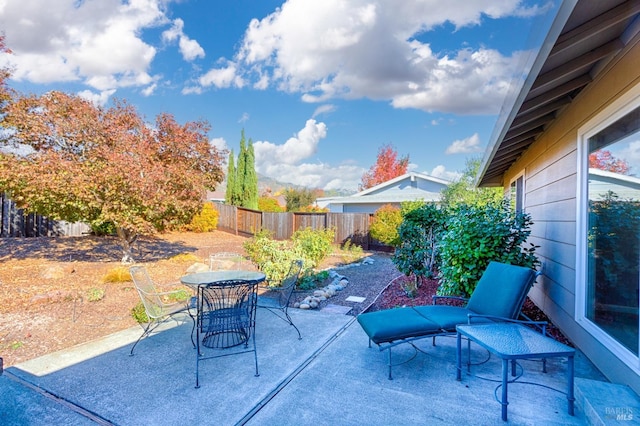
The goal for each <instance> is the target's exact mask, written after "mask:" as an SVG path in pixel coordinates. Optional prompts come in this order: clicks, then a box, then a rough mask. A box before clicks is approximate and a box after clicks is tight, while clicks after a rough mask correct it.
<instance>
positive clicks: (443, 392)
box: [0, 309, 602, 425]
mask: <svg viewBox="0 0 640 426" xmlns="http://www.w3.org/2000/svg"><path fill="white" fill-rule="evenodd" d="M290 313H291V315H292V318H293V321H294V322H295V324H296V325H297V326H298V328H299V329H300V331H301V333H302V336H303V339H302V340H298V339H297V334H296V333H295V330H294V329H293V327H290V326H289V325H287V324H286V323H285V322H283V321H281V320H279V319H278V318H276V317H275V316H274V315H272V314H270V313H269V312H266V311H264V310H261V309H260V310H258V317H257V330H256V338H257V347H258V363H259V368H260V377H254V375H253V373H254V371H253V355H252V354H242V355H237V356H229V357H223V358H217V359H212V360H206V361H203V362H202V363H201V364H200V369H201V370H200V371H201V375H200V383H201V388H200V389H195V388H194V385H195V351H194V349H193V348H192V347H191V343H190V339H189V333H190V331H191V325H190V324H189V323H185V324H182V325H179V326H175V327H170V328H167V329H165V330H163V331H162V332H159V333H156V334H154V335H153V336H152V337H150V338H148V339H145V340H143V341H142V342H141V343H140V344H138V346H137V347H136V355H135V356H133V357H130V356H128V352H129V349H130V345H131V343H132V342H133V341H134V340H135V339H136V338H137V336H138V335H139V333H140V331H141V329H140V328H138V327H136V328H132V329H130V330H125V331H123V332H120V333H116V334H114V335H111V336H108V337H107V338H105V339H100V340H99V341H96V342H91V343H89V344H84V345H80V346H77V347H74V348H71V349H69V350H66V351H61V352H59V353H55V354H51V355H47V356H44V357H41V358H38V359H35V360H31V361H28V362H25V363H22V364H19V365H16V366H13V367H10V368H8V369H7V371H6V372H5V374H4V375H3V376H0V418H2V419H3V424H9V425H23V424H32V425H40V424H43V425H44V424H47V425H49V424H72V425H75V424H78V425H84V424H96V423H98V424H101V423H102V424H120V425H173V424H176V425H178V424H185V423H187V424H188V423H200V424H221V425H232V424H245V423H246V424H251V425H286V424H291V425H293V424H296V425H300V424H340V425H361V424H368V425H388V424H398V425H412V424H443V425H448V424H451V425H454V424H456V425H458V424H470V425H473V424H483V425H487V424H489V425H490V424H496V425H499V424H503V422H502V421H501V420H500V404H499V403H498V402H496V401H495V399H494V390H495V387H496V385H497V383H494V382H492V381H490V380H494V379H495V380H499V379H500V368H501V367H500V363H499V360H497V359H495V358H490V359H488V360H486V362H484V361H485V358H486V357H487V353H486V352H484V351H482V350H480V349H479V347H476V348H477V350H474V352H473V357H472V359H474V360H476V361H477V362H484V363H483V364H482V365H479V366H477V367H474V368H473V369H472V374H473V375H471V376H463V380H462V382H457V381H456V380H455V339H453V338H439V339H438V340H437V346H436V347H432V346H431V340H430V339H425V340H424V341H422V342H420V343H419V347H420V348H421V349H422V350H423V351H424V353H422V352H418V353H417V356H415V357H414V358H413V359H412V360H410V361H409V362H406V363H404V364H401V365H398V366H396V367H394V370H393V373H394V380H388V379H387V367H386V362H387V357H386V353H382V352H380V351H379V350H378V349H377V347H375V346H374V347H372V348H368V347H367V337H366V334H365V333H364V332H363V331H362V329H361V328H360V327H359V326H358V324H357V323H356V322H354V320H355V318H354V317H352V316H347V315H340V314H334V313H327V312H323V311H302V310H291V311H290ZM413 355H414V353H413V348H412V347H411V346H409V345H401V346H399V347H398V348H396V349H394V358H395V359H397V360H404V359H409V358H411V357H412V356H413ZM523 365H524V371H525V372H524V375H523V378H522V379H521V381H531V382H539V383H542V384H544V385H545V386H551V387H553V388H556V389H564V384H565V383H566V382H565V377H566V376H565V372H566V365H564V364H563V363H562V362H560V360H549V362H548V370H549V373H547V374H544V373H542V372H541V371H540V370H541V369H540V365H539V363H535V362H530V361H526V362H524V363H523ZM576 366H577V368H576V374H577V376H578V377H584V378H587V379H592V380H601V379H602V376H601V375H600V374H599V373H598V372H597V370H595V369H594V368H593V367H592V366H591V365H590V364H589V363H588V361H587V360H586V359H585V358H584V356H582V355H581V354H578V356H577V359H576ZM509 402H510V404H509V423H510V424H558V425H560V424H563V425H566V424H576V425H578V424H585V421H586V419H585V416H584V413H583V411H582V410H581V409H580V407H577V410H576V416H575V417H571V416H569V415H568V414H567V402H566V398H565V396H564V395H562V394H560V393H557V392H554V391H551V390H549V389H546V388H543V387H540V386H533V385H526V384H517V385H516V384H514V385H511V386H510V388H509ZM83 410H84V411H83ZM91 416H93V417H91ZM7 419H9V420H7Z"/></svg>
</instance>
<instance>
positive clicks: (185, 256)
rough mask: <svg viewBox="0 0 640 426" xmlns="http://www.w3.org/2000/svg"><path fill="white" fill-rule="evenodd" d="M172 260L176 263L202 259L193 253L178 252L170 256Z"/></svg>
mask: <svg viewBox="0 0 640 426" xmlns="http://www.w3.org/2000/svg"><path fill="white" fill-rule="evenodd" d="M169 260H170V261H172V262H177V263H194V262H202V260H201V259H200V258H199V257H198V256H196V255H195V254H193V253H180V254H176V255H175V256H173V257H172V258H170V259H169Z"/></svg>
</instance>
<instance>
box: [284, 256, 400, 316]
mask: <svg viewBox="0 0 640 426" xmlns="http://www.w3.org/2000/svg"><path fill="white" fill-rule="evenodd" d="M369 258H370V259H372V260H373V263H372V264H363V263H361V262H359V263H355V264H352V265H348V266H337V267H334V268H332V269H333V270H334V271H335V272H337V273H338V274H340V275H342V276H344V277H345V278H347V279H348V280H349V285H348V286H347V287H346V288H345V289H344V290H342V291H340V292H338V293H337V294H336V295H335V296H333V297H331V298H330V299H327V300H326V301H323V302H321V303H320V306H319V308H318V309H323V308H325V307H326V306H327V305H329V304H333V305H340V306H348V307H350V308H351V311H350V312H349V315H357V314H359V313H360V312H363V311H365V310H366V309H367V308H368V307H369V306H370V305H371V304H372V303H373V302H374V301H375V300H376V298H377V297H378V296H379V295H380V294H381V292H382V291H383V290H384V289H385V288H386V287H387V285H388V284H389V283H390V282H391V281H392V280H394V279H395V278H396V277H398V276H400V275H402V274H401V273H400V272H398V270H397V269H396V267H395V265H394V264H393V263H392V262H391V256H390V255H388V254H385V253H375V254H372V255H370V256H369ZM330 282H331V280H329V281H328V283H330ZM312 294H313V290H310V291H297V292H296V293H295V294H294V299H295V301H298V302H299V301H302V299H304V298H305V297H306V296H308V295H312ZM350 296H357V297H364V298H365V300H364V301H363V302H362V303H358V302H349V301H347V300H346V299H347V298H348V297H350Z"/></svg>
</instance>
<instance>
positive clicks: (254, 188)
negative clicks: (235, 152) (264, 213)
mask: <svg viewBox="0 0 640 426" xmlns="http://www.w3.org/2000/svg"><path fill="white" fill-rule="evenodd" d="M255 163H256V159H255V153H254V151H253V141H252V140H251V138H249V147H248V148H247V155H246V164H245V169H244V176H245V180H244V190H245V194H246V198H245V200H246V204H245V207H246V208H248V209H253V210H258V174H257V173H256V164H255Z"/></svg>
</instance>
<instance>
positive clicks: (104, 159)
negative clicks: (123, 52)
mask: <svg viewBox="0 0 640 426" xmlns="http://www.w3.org/2000/svg"><path fill="white" fill-rule="evenodd" d="M5 80H6V75H5V76H3V79H2V81H1V82H0V83H1V84H2V86H3V87H4V83H5ZM2 112H3V116H2V122H1V123H0V125H1V126H2V127H3V128H4V129H5V132H4V137H3V138H2V140H0V190H2V191H6V192H7V193H8V194H9V195H10V197H11V198H12V200H13V201H14V202H15V203H16V205H17V206H18V207H19V208H23V209H24V210H25V211H26V212H29V213H39V214H41V215H44V216H47V217H50V218H52V219H57V220H67V221H70V222H76V221H83V222H87V223H90V224H92V225H94V226H97V225H101V224H104V223H111V224H113V225H114V227H115V229H116V231H117V234H118V237H119V239H120V242H121V243H122V249H123V257H122V261H123V262H131V261H133V258H132V255H131V245H132V243H133V242H135V240H136V239H137V238H138V236H139V235H145V234H147V235H148V234H153V233H155V232H157V231H162V230H164V229H167V228H170V227H173V226H177V225H181V224H187V223H189V222H190V221H191V219H192V218H193V216H194V215H195V214H196V213H198V212H199V211H200V210H201V209H202V205H203V203H202V200H203V197H204V195H205V192H206V190H207V189H209V190H213V189H215V187H216V185H217V184H219V183H220V182H221V181H222V179H223V172H222V169H221V163H222V159H223V154H224V153H223V152H221V151H219V150H218V149H216V148H215V147H214V146H213V145H212V144H211V143H209V139H208V137H207V133H208V131H209V125H208V124H207V123H206V122H203V121H196V122H188V123H186V124H183V125H181V124H179V123H177V122H176V120H175V119H174V117H173V116H171V115H170V114H160V115H158V116H157V117H156V121H155V123H154V124H153V125H150V124H149V123H147V122H145V121H144V120H143V118H142V117H141V116H140V115H139V114H138V113H137V111H136V110H135V108H133V107H132V106H131V105H128V104H127V103H125V102H116V103H115V105H114V106H112V107H110V108H106V109H105V108H100V107H96V106H95V105H93V104H92V103H91V102H89V101H87V100H84V99H82V98H80V97H78V96H74V95H69V94H65V93H61V92H55V91H54V92H49V93H45V94H43V95H41V96H34V95H21V94H18V93H13V92H12V93H11V96H10V97H9V98H7V99H6V100H5V102H4V104H3V111H2Z"/></svg>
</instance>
